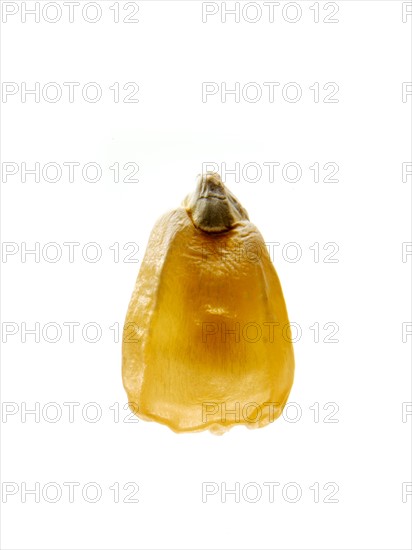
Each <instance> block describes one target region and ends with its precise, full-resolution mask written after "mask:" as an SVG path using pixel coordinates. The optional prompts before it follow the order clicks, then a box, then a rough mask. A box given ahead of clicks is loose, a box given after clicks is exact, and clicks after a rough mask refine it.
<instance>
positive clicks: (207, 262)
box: [122, 172, 294, 433]
mask: <svg viewBox="0 0 412 550" xmlns="http://www.w3.org/2000/svg"><path fill="white" fill-rule="evenodd" d="M287 324H288V315H287V311H286V305H285V301H284V298H283V293H282V289H281V285H280V282H279V279H278V276H277V274H276V271H275V268H274V267H273V264H272V262H271V260H270V257H269V254H268V252H267V248H266V246H265V243H264V240H263V238H262V236H261V234H260V233H259V231H258V230H257V228H256V227H255V226H254V225H253V224H252V223H251V222H250V221H249V217H248V214H247V212H246V210H245V209H244V208H243V207H242V206H241V205H240V203H239V201H238V200H237V199H236V198H235V197H234V196H233V195H232V193H231V192H230V191H229V190H228V189H227V187H226V186H225V185H224V184H223V183H222V181H221V179H220V176H219V175H218V174H216V173H209V172H208V173H206V174H204V175H203V176H200V177H199V179H198V182H197V186H196V189H195V191H194V192H193V193H192V194H191V195H189V196H188V197H186V199H185V200H184V201H183V203H182V206H181V207H179V208H177V209H176V210H173V211H171V212H168V213H167V214H165V215H164V216H163V217H162V218H160V220H159V221H158V222H157V223H156V224H155V226H154V228H153V230H152V233H151V236H150V239H149V243H148V245H147V250H146V254H145V256H144V259H143V262H142V265H141V268H140V271H139V275H138V277H137V281H136V285H135V289H134V292H133V295H132V298H131V301H130V304H129V309H128V312H127V316H126V321H125V326H124V331H123V350H122V352H123V365H122V374H123V384H124V387H125V389H126V392H127V395H128V400H129V405H130V407H131V409H132V410H133V412H134V413H135V414H136V415H137V416H139V417H140V418H142V419H145V420H154V421H157V422H160V423H162V424H166V425H167V426H169V428H171V429H172V430H174V431H175V432H188V431H200V430H205V429H209V430H211V431H212V432H214V433H222V432H224V431H226V430H227V429H229V428H231V427H232V426H234V425H239V424H243V425H246V426H248V427H250V428H257V427H262V426H265V425H267V424H268V423H270V422H272V421H273V420H274V419H275V418H277V417H278V416H279V415H280V414H281V412H282V410H283V407H284V406H285V404H286V401H287V398H288V396H289V393H290V390H291V387H292V383H293V375H294V355H293V346H292V343H291V342H290V340H288V339H287V338H285V337H284V336H283V334H282V330H283V329H284V327H285V326H286V325H287Z"/></svg>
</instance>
